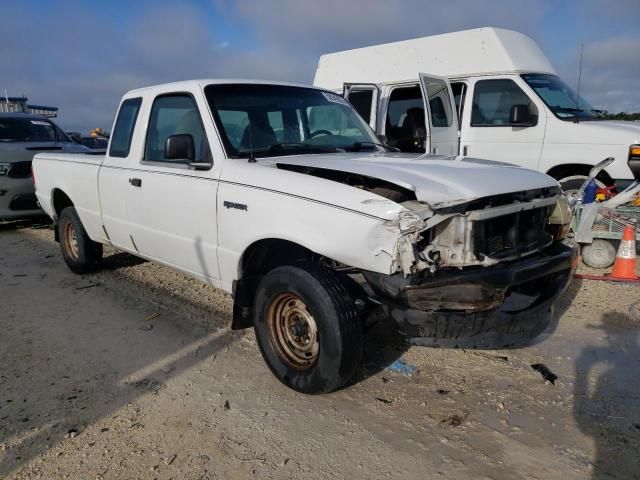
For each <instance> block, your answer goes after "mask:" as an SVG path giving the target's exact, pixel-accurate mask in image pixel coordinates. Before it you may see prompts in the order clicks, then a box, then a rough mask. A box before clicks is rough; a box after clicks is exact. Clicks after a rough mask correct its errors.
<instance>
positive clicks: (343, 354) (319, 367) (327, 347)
mask: <svg viewBox="0 0 640 480" xmlns="http://www.w3.org/2000/svg"><path fill="white" fill-rule="evenodd" d="M309 317H311V320H309ZM292 319H293V320H292ZM292 321H293V325H292V326H291V327H290V328H284V327H282V326H280V330H278V325H279V324H280V323H279V322H282V323H288V322H292ZM253 323H254V327H255V332H256V338H257V340H258V346H259V347H260V352H261V353H262V357H263V358H264V360H265V362H266V363H267V365H268V366H269V368H270V369H271V371H272V372H273V374H274V375H275V376H276V378H277V379H278V380H280V381H281V382H282V383H283V384H284V385H286V386H287V387H289V388H292V389H293V390H296V391H298V392H301V393H307V394H317V393H328V392H331V391H334V390H336V389H338V388H340V387H342V386H343V385H345V384H346V383H348V382H349V381H350V380H351V379H352V378H353V376H354V375H355V374H356V373H357V372H358V370H359V367H360V362H361V359H362V327H361V325H360V322H359V320H358V318H357V314H356V308H355V305H354V302H353V300H352V299H351V297H350V295H349V292H348V290H347V289H346V288H345V286H344V285H343V284H342V283H341V281H340V280H339V279H338V278H337V277H336V275H335V274H334V273H333V272H332V271H330V270H328V269H326V268H323V267H321V266H320V265H315V264H307V263H305V264H300V265H297V266H283V267H278V268H276V269H274V270H272V271H270V272H269V273H268V274H267V275H266V276H265V277H264V278H263V279H262V281H261V282H260V285H259V286H258V289H257V292H256V297H255V308H254V319H253ZM298 325H302V327H300V328H299V329H298V330H296V328H298ZM314 325H315V334H313V335H312V334H311V333H310V332H311V331H312V330H314V328H313V327H314ZM305 328H306V330H305ZM294 331H295V332H297V333H293V332H294ZM278 332H280V334H278ZM305 332H306V334H308V335H307V336H305ZM297 334H300V337H297V336H296V335H297ZM283 337H294V338H293V339H292V341H291V342H287V341H286V339H283ZM300 338H303V339H306V340H308V341H309V343H308V344H307V348H310V349H311V350H312V351H311V352H305V353H306V354H308V355H309V356H308V357H304V356H303V355H302V354H300V350H299V349H297V348H296V346H299V345H301V344H302V343H303V340H299V339H300ZM296 339H298V340H299V341H298V340H296ZM313 339H315V340H316V341H315V342H312V340H313ZM313 345H315V349H313V348H311V347H312V346H313ZM287 349H289V351H295V352H297V353H298V354H300V355H299V356H296V355H295V354H289V353H287ZM314 351H315V353H313V352H314ZM301 357H303V358H304V359H303V360H301V359H300V358H301Z"/></svg>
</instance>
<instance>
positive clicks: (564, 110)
mask: <svg viewBox="0 0 640 480" xmlns="http://www.w3.org/2000/svg"><path fill="white" fill-rule="evenodd" d="M553 108H554V109H555V110H559V111H561V112H584V110H583V109H582V108H571V107H559V106H557V105H556V106H555V107H553Z"/></svg>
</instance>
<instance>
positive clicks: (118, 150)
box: [109, 98, 142, 158]
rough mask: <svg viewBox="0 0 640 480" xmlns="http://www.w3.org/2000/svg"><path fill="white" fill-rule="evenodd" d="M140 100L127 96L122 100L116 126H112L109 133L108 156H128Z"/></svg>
mask: <svg viewBox="0 0 640 480" xmlns="http://www.w3.org/2000/svg"><path fill="white" fill-rule="evenodd" d="M141 102H142V99H141V98H129V99H127V100H125V101H124V102H122V105H121V106H120V111H119V112H118V118H117V119H116V126H115V127H114V128H113V134H112V135H111V146H110V147H109V156H110V157H119V158H126V157H128V156H129V150H130V149H131V138H132V137H133V127H134V126H135V124H136V118H137V117H138V110H140V103H141Z"/></svg>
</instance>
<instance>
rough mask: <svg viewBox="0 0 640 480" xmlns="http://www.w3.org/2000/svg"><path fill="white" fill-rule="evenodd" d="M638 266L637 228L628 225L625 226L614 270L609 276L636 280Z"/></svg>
mask: <svg viewBox="0 0 640 480" xmlns="http://www.w3.org/2000/svg"><path fill="white" fill-rule="evenodd" d="M636 268H637V266H636V229H635V227H632V226H631V225H627V226H626V227H624V233H623V234H622V241H621V242H620V248H618V254H617V255H616V261H615V263H614V264H613V270H611V273H610V274H609V275H608V276H609V277H610V278H617V279H620V280H636V279H637V278H638V275H636Z"/></svg>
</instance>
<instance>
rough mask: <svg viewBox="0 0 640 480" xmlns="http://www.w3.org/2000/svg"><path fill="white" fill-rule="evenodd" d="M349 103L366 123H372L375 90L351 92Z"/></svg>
mask: <svg viewBox="0 0 640 480" xmlns="http://www.w3.org/2000/svg"><path fill="white" fill-rule="evenodd" d="M349 102H350V103H351V105H353V108H354V109H355V111H356V112H358V113H359V114H360V116H361V117H362V118H363V119H364V121H365V122H367V123H370V122H371V104H372V103H373V90H351V91H350V92H349Z"/></svg>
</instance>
